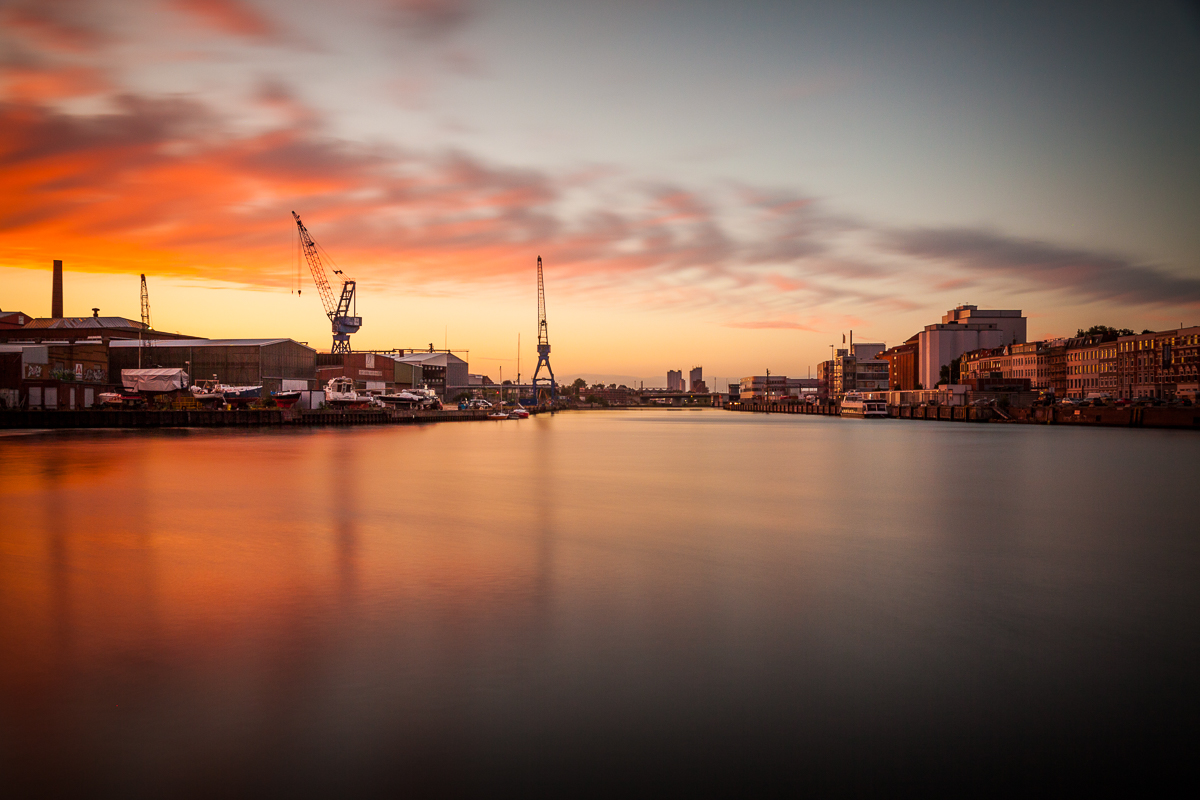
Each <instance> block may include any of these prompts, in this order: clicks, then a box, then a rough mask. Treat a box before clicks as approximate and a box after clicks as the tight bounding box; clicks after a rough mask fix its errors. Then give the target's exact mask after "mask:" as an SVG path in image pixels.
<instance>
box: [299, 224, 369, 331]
mask: <svg viewBox="0 0 1200 800" xmlns="http://www.w3.org/2000/svg"><path fill="white" fill-rule="evenodd" d="M292 217H293V218H294V219H295V220H296V228H297V229H298V230H299V232H300V249H301V250H303V251H304V260H305V261H307V262H308V268H309V270H311V271H312V276H313V283H315V284H316V285H317V292H318V293H320V295H321V304H322V305H324V306H325V316H327V317H329V321H330V323H331V324H332V325H333V346H332V347H330V349H329V352H331V353H349V352H350V334H352V333H357V332H358V329H359V328H361V327H362V317H360V316H358V315H357V314H358V302H357V300H356V299H355V297H354V281H352V280H350V279H348V278H346V277H345V274H344V273H343V272H342V271H341V270H340V269H334V270H333V272H334V274H335V275H342V294H341V297H338V298H336V299H335V298H334V296H333V287H331V286H330V285H329V279H328V278H326V277H325V265H324V264H323V263H321V256H320V254H319V253H318V252H317V243H316V242H314V241H313V238H312V236H310V235H309V233H308V228H306V227H304V223H303V222H301V221H300V216H299V215H298V214H297V213H296V212H295V211H293V212H292ZM352 311H353V313H352Z"/></svg>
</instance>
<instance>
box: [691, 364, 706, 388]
mask: <svg viewBox="0 0 1200 800" xmlns="http://www.w3.org/2000/svg"><path fill="white" fill-rule="evenodd" d="M687 390H688V391H689V392H704V391H707V388H706V387H705V386H704V367H692V371H691V372H689V373H688V388H687Z"/></svg>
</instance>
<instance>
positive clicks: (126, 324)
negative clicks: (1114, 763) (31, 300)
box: [25, 317, 145, 330]
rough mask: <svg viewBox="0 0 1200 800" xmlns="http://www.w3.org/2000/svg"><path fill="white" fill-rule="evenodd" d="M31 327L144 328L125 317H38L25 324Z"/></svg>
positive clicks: (28, 327) (27, 327)
mask: <svg viewBox="0 0 1200 800" xmlns="http://www.w3.org/2000/svg"><path fill="white" fill-rule="evenodd" d="M25 328H26V329H31V328H34V329H36V328H43V329H44V328H51V329H59V328H73V329H74V328H126V329H130V328H132V329H133V330H139V329H145V326H144V325H142V323H141V322H139V321H137V320H133V319H126V318H125V317H38V318H37V319H31V320H29V322H28V323H26V324H25Z"/></svg>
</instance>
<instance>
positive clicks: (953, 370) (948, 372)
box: [938, 356, 962, 386]
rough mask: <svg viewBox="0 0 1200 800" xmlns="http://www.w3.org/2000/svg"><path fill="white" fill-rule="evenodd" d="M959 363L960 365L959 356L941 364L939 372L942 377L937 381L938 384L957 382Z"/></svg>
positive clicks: (959, 375)
mask: <svg viewBox="0 0 1200 800" xmlns="http://www.w3.org/2000/svg"><path fill="white" fill-rule="evenodd" d="M961 365H962V357H961V356H960V357H959V358H956V359H954V360H953V361H951V362H950V363H949V364H944V365H942V372H941V377H942V379H941V380H940V381H938V386H941V385H942V384H943V383H958V381H959V378H960V377H961V371H960V369H959V367H960V366H961Z"/></svg>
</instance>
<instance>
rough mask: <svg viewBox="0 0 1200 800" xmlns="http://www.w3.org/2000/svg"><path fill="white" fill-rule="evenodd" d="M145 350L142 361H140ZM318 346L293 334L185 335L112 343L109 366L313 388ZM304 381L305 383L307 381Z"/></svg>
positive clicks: (269, 387)
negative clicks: (271, 336) (251, 336)
mask: <svg viewBox="0 0 1200 800" xmlns="http://www.w3.org/2000/svg"><path fill="white" fill-rule="evenodd" d="M139 350H140V357H141V363H140V365H139V362H138V359H139ZM316 356H317V351H316V350H314V349H313V348H311V347H309V346H308V345H304V344H300V343H299V342H296V341H293V340H291V339H180V340H171V341H164V340H156V341H152V342H140V343H139V342H137V341H113V342H110V343H109V370H110V372H111V374H113V375H120V374H121V370H122V369H137V368H138V367H139V366H143V367H168V368H170V367H178V368H181V369H185V370H187V373H188V375H190V376H191V378H192V380H193V381H197V380H209V379H211V378H212V377H213V376H214V375H215V376H216V377H217V380H219V381H220V382H221V383H224V384H227V385H230V386H258V385H260V384H261V385H262V387H263V391H264V392H278V391H281V390H283V389H284V388H285V387H284V381H287V382H288V383H287V387H286V388H288V389H312V388H314V387H313V386H312V383H313V379H314V375H315V369H316ZM301 384H303V385H301Z"/></svg>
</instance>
